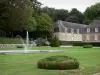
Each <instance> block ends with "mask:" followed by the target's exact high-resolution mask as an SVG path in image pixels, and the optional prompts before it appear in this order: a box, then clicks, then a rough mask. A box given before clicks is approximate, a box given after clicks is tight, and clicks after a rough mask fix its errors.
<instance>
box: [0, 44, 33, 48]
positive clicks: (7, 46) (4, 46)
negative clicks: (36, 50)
mask: <svg viewBox="0 0 100 75" xmlns="http://www.w3.org/2000/svg"><path fill="white" fill-rule="evenodd" d="M32 45H33V44H29V46H32ZM16 46H23V44H0V48H16Z"/></svg>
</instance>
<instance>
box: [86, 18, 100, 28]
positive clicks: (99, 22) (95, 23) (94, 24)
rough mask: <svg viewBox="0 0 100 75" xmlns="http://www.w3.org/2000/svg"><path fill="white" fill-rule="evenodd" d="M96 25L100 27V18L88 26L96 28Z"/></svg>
mask: <svg viewBox="0 0 100 75" xmlns="http://www.w3.org/2000/svg"><path fill="white" fill-rule="evenodd" d="M96 27H100V20H95V21H93V22H92V23H90V24H89V26H87V28H96Z"/></svg>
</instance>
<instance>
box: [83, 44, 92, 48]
mask: <svg viewBox="0 0 100 75" xmlns="http://www.w3.org/2000/svg"><path fill="white" fill-rule="evenodd" d="M92 47H93V46H92V45H84V46H83V48H92Z"/></svg>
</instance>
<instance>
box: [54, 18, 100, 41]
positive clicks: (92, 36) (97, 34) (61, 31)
mask: <svg viewBox="0 0 100 75" xmlns="http://www.w3.org/2000/svg"><path fill="white" fill-rule="evenodd" d="M54 34H55V35H56V36H57V37H58V39H59V40H60V41H80V42H100V20H95V21H94V22H92V23H91V24H89V25H84V24H77V23H71V22H66V21H61V20H58V21H57V22H56V23H55V24H54Z"/></svg>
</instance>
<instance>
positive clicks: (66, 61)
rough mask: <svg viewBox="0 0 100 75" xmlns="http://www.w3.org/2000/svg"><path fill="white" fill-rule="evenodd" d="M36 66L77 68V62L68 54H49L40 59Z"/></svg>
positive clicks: (61, 68)
mask: <svg viewBox="0 0 100 75" xmlns="http://www.w3.org/2000/svg"><path fill="white" fill-rule="evenodd" d="M37 65H38V68H41V69H52V70H55V69H60V70H68V69H77V68H79V62H78V61H77V60H76V59H74V58H71V57H69V56H51V57H47V58H44V59H41V60H39V61H38V63H37Z"/></svg>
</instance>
